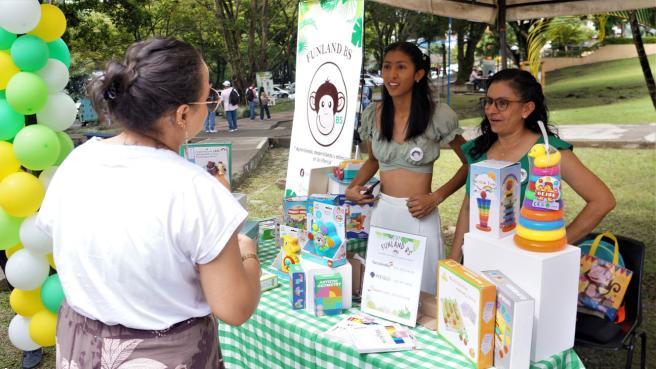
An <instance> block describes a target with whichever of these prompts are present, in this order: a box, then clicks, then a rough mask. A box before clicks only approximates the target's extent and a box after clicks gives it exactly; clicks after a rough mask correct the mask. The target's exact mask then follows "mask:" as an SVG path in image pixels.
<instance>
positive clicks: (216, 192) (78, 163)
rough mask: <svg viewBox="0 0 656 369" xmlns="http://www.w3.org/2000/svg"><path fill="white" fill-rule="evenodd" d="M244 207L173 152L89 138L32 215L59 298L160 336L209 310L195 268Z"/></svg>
mask: <svg viewBox="0 0 656 369" xmlns="http://www.w3.org/2000/svg"><path fill="white" fill-rule="evenodd" d="M246 217H247V213H246V211H245V210H244V209H243V208H242V207H241V205H239V203H238V202H237V201H236V200H235V199H234V198H233V196H232V195H231V194H230V192H229V191H228V190H226V189H225V187H223V186H222V185H221V184H220V183H219V182H218V181H217V180H216V179H215V178H213V177H212V176H211V175H210V174H208V173H207V172H206V171H205V170H204V169H202V168H200V167H198V166H196V165H194V164H192V163H189V162H187V161H186V160H185V159H183V158H182V157H180V156H178V155H176V154H175V153H174V152H172V151H170V150H165V149H155V148H151V147H145V146H126V145H115V144H109V143H106V142H103V141H102V140H100V139H92V140H90V141H88V142H86V143H85V144H83V145H81V146H80V147H78V148H77V149H75V150H74V151H73V152H72V153H71V154H70V155H69V156H68V158H67V159H66V160H65V161H64V163H63V164H62V165H61V166H60V167H59V169H58V170H57V172H56V174H55V176H54V178H53V179H52V182H51V183H50V186H49V188H48V191H47V193H46V197H45V199H44V200H43V204H42V206H41V210H40V212H39V215H38V218H37V226H38V227H39V228H40V229H41V230H42V231H44V232H46V233H48V234H50V235H51V236H52V238H53V243H54V251H53V252H54V258H55V263H56V265H57V271H58V272H59V278H60V280H61V283H62V286H63V289H64V294H65V296H66V301H67V302H68V304H69V305H70V306H71V307H72V308H73V309H74V310H75V311H77V312H78V313H80V314H82V315H84V316H86V317H89V318H93V319H96V320H100V321H102V322H103V323H105V324H108V325H114V324H122V325H124V326H126V327H129V328H136V329H148V330H160V329H165V328H168V327H170V326H171V325H173V324H175V323H178V322H181V321H184V320H186V319H189V318H192V317H200V316H205V315H208V314H209V313H210V308H209V306H208V304H207V301H206V299H205V296H204V294H203V291H202V289H201V285H200V279H199V272H198V270H197V267H196V265H197V264H205V263H208V262H210V261H212V260H213V259H214V258H216V256H217V255H219V253H220V252H221V251H222V250H223V248H224V247H225V245H226V243H227V242H228V240H229V239H230V237H231V235H232V234H233V233H234V232H235V231H236V230H237V229H238V227H239V226H240V225H241V223H242V222H243V221H244V220H245V219H246Z"/></svg>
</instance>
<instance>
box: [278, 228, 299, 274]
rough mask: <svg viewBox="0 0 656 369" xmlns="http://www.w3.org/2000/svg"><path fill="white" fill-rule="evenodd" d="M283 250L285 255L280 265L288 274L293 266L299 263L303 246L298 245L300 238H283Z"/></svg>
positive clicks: (287, 236)
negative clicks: (299, 255)
mask: <svg viewBox="0 0 656 369" xmlns="http://www.w3.org/2000/svg"><path fill="white" fill-rule="evenodd" d="M282 250H283V252H284V255H283V257H282V262H281V264H280V270H282V271H283V272H285V273H287V272H289V267H290V266H291V265H293V264H298V263H299V258H298V254H299V253H300V252H301V245H299V244H298V237H293V236H289V235H286V236H282Z"/></svg>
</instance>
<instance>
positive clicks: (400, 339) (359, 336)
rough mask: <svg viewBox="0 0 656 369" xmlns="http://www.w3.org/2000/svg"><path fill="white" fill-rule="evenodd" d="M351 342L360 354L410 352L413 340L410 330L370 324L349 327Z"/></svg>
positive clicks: (401, 327)
mask: <svg viewBox="0 0 656 369" xmlns="http://www.w3.org/2000/svg"><path fill="white" fill-rule="evenodd" d="M349 331H350V333H351V340H352V341H353V345H354V346H355V348H356V350H358V352H359V353H361V354H369V353H373V352H390V351H404V350H412V349H413V348H414V347H415V339H414V337H413V336H412V333H411V331H410V328H408V327H404V326H401V325H399V324H393V323H389V324H384V325H383V324H372V325H361V326H352V327H349Z"/></svg>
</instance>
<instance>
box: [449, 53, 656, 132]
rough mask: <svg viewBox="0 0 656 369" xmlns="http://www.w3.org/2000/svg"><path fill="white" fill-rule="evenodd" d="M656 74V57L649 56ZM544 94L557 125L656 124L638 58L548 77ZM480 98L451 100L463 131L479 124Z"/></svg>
mask: <svg viewBox="0 0 656 369" xmlns="http://www.w3.org/2000/svg"><path fill="white" fill-rule="evenodd" d="M649 62H650V65H651V66H652V73H656V68H654V66H656V55H651V56H649ZM546 82H547V84H546V87H545V94H546V98H547V105H548V107H549V110H550V112H551V116H550V119H551V121H552V122H553V123H555V124H589V123H612V124H644V123H654V122H656V111H655V110H654V106H653V105H652V103H651V99H650V98H649V94H648V91H647V85H646V83H645V78H644V75H643V74H642V68H641V67H640V62H639V61H638V59H637V58H629V59H621V60H615V61H610V62H602V63H595V64H588V65H582V66H577V67H570V68H564V69H559V70H556V71H553V72H549V73H547V76H546ZM480 96H482V94H480V95H455V96H452V104H451V106H452V107H453V109H454V110H455V111H456V113H458V116H459V117H460V119H461V120H460V124H461V125H462V126H463V127H472V126H476V125H477V124H479V123H480V120H481V118H480V117H481V113H480V110H479V109H478V107H477V106H476V102H477V101H478V98H479V97H480Z"/></svg>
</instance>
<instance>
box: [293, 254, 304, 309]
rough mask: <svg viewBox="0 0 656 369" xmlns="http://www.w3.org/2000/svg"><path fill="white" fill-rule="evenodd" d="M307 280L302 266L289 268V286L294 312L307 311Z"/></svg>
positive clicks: (296, 265)
mask: <svg viewBox="0 0 656 369" xmlns="http://www.w3.org/2000/svg"><path fill="white" fill-rule="evenodd" d="M305 280H306V279H305V271H304V270H303V267H302V266H301V265H300V264H293V265H291V266H290V267H289V284H290V287H291V290H290V291H289V293H290V296H291V303H292V309H294V310H300V309H305V297H306V296H307V289H306V283H305Z"/></svg>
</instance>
